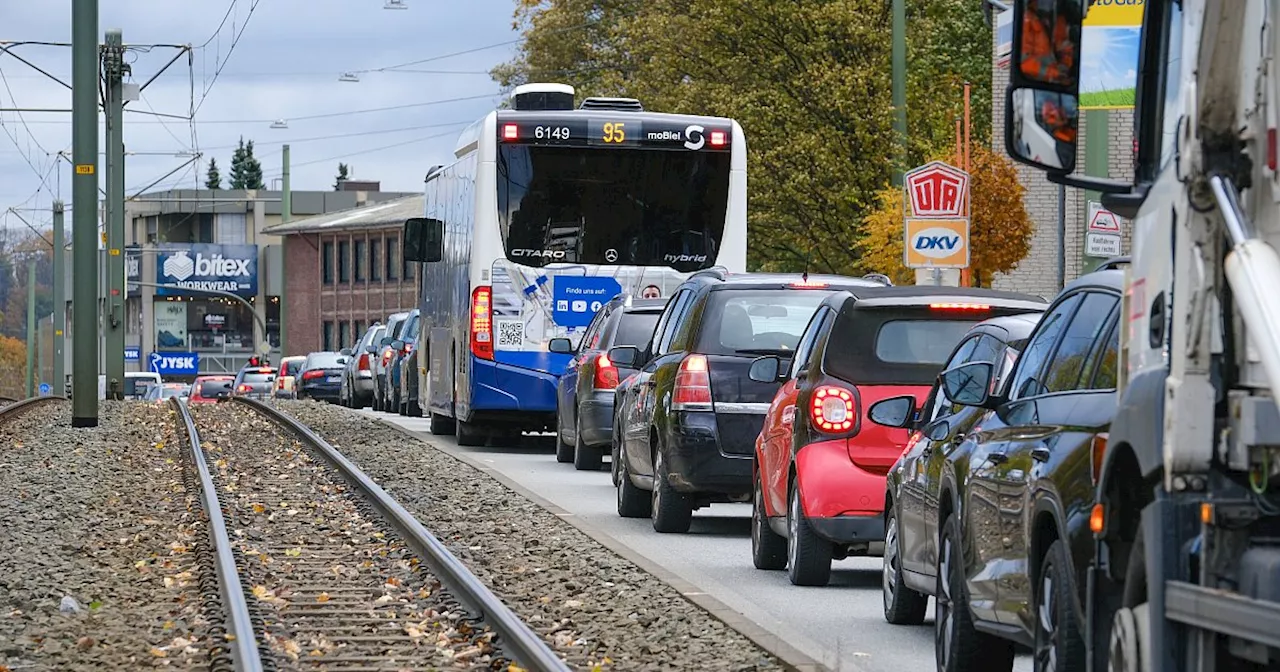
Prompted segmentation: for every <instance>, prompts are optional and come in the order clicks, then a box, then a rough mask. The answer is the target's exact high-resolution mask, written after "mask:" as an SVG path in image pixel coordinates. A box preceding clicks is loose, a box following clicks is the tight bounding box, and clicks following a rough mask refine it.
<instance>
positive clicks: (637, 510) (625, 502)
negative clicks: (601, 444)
mask: <svg viewBox="0 0 1280 672" xmlns="http://www.w3.org/2000/svg"><path fill="white" fill-rule="evenodd" d="M616 490H617V494H618V515H619V516H622V517H623V518H647V517H649V514H650V507H651V506H652V505H653V500H651V499H650V498H649V493H647V492H645V491H644V490H641V489H640V488H637V487H636V486H635V484H634V483H632V482H631V473H630V470H628V469H627V461H626V460H625V459H619V461H618V487H617V488H616Z"/></svg>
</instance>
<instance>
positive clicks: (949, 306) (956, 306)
mask: <svg viewBox="0 0 1280 672" xmlns="http://www.w3.org/2000/svg"><path fill="white" fill-rule="evenodd" d="M929 307H930V308H932V309H933V310H991V306H989V305H987V304H985V303H931V304H929Z"/></svg>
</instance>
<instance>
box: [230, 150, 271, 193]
mask: <svg viewBox="0 0 1280 672" xmlns="http://www.w3.org/2000/svg"><path fill="white" fill-rule="evenodd" d="M263 186H264V185H263V183H262V164H260V163H258V159H256V158H254V156H253V141H252V140H250V141H249V142H247V143H246V142H245V141H244V138H240V145H239V146H238V147H236V151H235V153H234V154H232V155H231V188H232V189H262V188H263Z"/></svg>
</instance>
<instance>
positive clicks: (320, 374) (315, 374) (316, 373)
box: [302, 369, 324, 380]
mask: <svg viewBox="0 0 1280 672" xmlns="http://www.w3.org/2000/svg"><path fill="white" fill-rule="evenodd" d="M312 378H324V371H321V370H319V369H313V370H311V371H307V372H306V373H304V374H302V379H303V380H311V379H312Z"/></svg>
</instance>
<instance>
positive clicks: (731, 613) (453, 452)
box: [368, 415, 832, 672]
mask: <svg viewBox="0 0 1280 672" xmlns="http://www.w3.org/2000/svg"><path fill="white" fill-rule="evenodd" d="M368 417H371V418H373V419H374V420H377V421H378V422H380V423H382V424H384V425H386V426H388V427H391V428H392V429H394V430H396V431H398V432H400V433H401V434H404V435H405V436H408V437H410V438H413V439H416V440H418V441H421V442H423V443H425V444H427V445H429V446H431V447H432V448H435V449H436V450H439V451H440V452H442V453H445V454H447V455H450V456H452V457H454V458H457V459H458V460H461V461H463V462H465V463H467V464H468V465H470V466H471V467H473V468H475V469H477V470H479V471H481V472H484V473H485V474H487V475H488V476H489V477H491V478H493V479H494V480H496V481H498V482H499V483H501V484H503V485H505V486H506V487H508V488H510V489H511V490H514V491H515V492H516V493H518V494H520V495H521V496H523V497H525V498H526V499H528V500H529V501H532V502H533V503H534V504H537V505H538V506H540V507H542V508H543V509H546V510H547V511H549V512H551V513H552V514H554V515H555V516H556V517H557V518H560V519H561V520H564V521H565V522H567V523H569V524H570V525H573V526H574V527H576V528H578V530H579V531H581V532H582V533H583V534H586V535H587V536H588V537H591V538H592V539H594V540H595V541H596V542H597V543H599V544H600V545H601V546H604V547H605V548H607V549H609V550H610V551H613V552H614V553H616V554H617V555H619V556H620V557H622V558H623V559H625V560H627V561H628V562H630V563H632V564H634V565H635V566H637V567H639V568H640V569H642V570H644V571H645V572H648V573H649V574H651V575H653V576H654V577H655V578H657V579H658V580H659V581H662V582H663V583H665V584H667V585H668V586H671V587H672V588H674V589H675V590H676V591H678V592H679V593H680V595H681V596H682V597H684V599H686V600H688V601H690V602H692V603H693V604H694V605H696V606H698V607H699V608H701V609H702V610H703V611H706V612H707V613H709V614H711V615H712V616H713V617H715V618H716V619H717V620H719V621H720V622H722V623H724V624H725V625H727V626H729V627H730V628H733V629H734V630H736V631H737V632H738V633H740V634H741V635H743V636H744V637H746V638H747V639H749V640H751V641H752V643H754V644H755V645H756V646H759V647H760V648H761V649H764V651H765V652H766V653H768V654H769V655H771V656H773V657H774V658H777V659H778V661H779V662H781V663H782V665H783V667H785V668H786V669H788V670H791V671H792V672H832V670H831V668H829V667H826V666H825V665H823V664H822V663H819V662H818V661H817V660H814V659H813V658H811V657H810V656H809V655H808V654H806V653H804V652H803V651H801V650H800V649H797V648H796V647H794V646H792V645H791V644H789V643H788V642H786V641H785V640H783V639H782V638H780V637H778V636H777V635H774V634H772V633H770V632H769V631H768V630H765V629H764V628H762V627H760V626H759V625H757V624H756V623H755V622H754V621H751V620H749V619H747V618H746V617H745V616H743V615H742V614H740V613H738V612H737V611H735V610H734V609H732V608H730V607H729V606H728V605H726V604H725V603H723V602H721V601H720V600H718V599H716V598H715V597H713V596H711V595H710V594H709V593H707V592H704V591H703V590H702V589H701V588H699V587H698V586H695V585H694V584H692V583H690V582H688V581H686V580H684V579H682V578H680V577H679V576H676V575H675V574H674V573H672V572H671V571H669V570H667V569H666V568H665V567H662V566H661V565H659V564H657V563H655V562H653V561H652V560H650V559H649V558H647V557H645V556H644V555H641V554H640V553H638V552H636V551H635V550H633V549H632V548H631V547H629V546H627V545H626V544H623V543H622V542H620V541H618V540H617V539H614V538H613V537H612V536H610V535H608V534H607V533H605V532H603V531H602V530H600V529H598V528H597V527H595V526H594V525H592V524H591V523H588V522H587V521H585V520H583V519H581V518H579V517H578V516H576V515H574V514H573V513H571V512H569V511H566V510H565V509H562V508H560V507H559V506H556V505H555V504H553V503H551V502H550V501H548V500H547V499H545V498H543V497H542V496H541V495H539V494H537V493H536V492H533V491H532V490H529V489H528V488H526V487H525V486H523V485H521V484H519V483H517V482H516V481H514V480H512V479H510V478H508V477H507V476H506V475H505V474H503V473H501V472H499V471H498V470H497V469H494V468H493V467H490V466H488V465H486V464H484V463H482V462H480V461H479V460H477V459H476V458H474V457H472V456H471V455H470V454H469V453H467V452H465V451H461V450H458V449H457V448H455V447H454V446H449V445H442V444H440V443H438V442H436V440H435V436H433V435H431V434H428V433H425V432H418V431H414V430H412V429H409V428H407V427H403V426H401V425H399V424H396V423H394V422H390V421H388V420H385V419H383V418H379V417H377V416H375V415H369V416H368Z"/></svg>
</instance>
